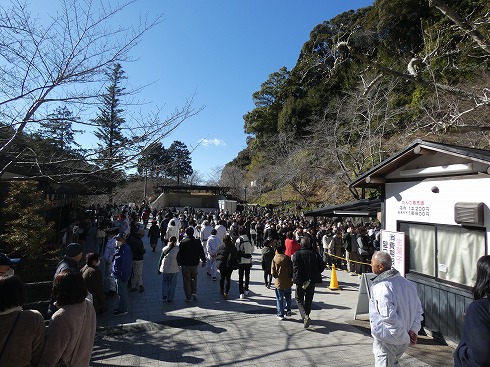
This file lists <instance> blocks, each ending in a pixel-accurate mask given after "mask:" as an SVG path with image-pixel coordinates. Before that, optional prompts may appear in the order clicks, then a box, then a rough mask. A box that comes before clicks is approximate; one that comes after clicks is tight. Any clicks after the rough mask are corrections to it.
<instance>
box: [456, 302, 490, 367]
mask: <svg viewBox="0 0 490 367" xmlns="http://www.w3.org/2000/svg"><path fill="white" fill-rule="evenodd" d="M489 339H490V299H489V298H488V297H487V298H482V299H479V300H475V301H473V302H472V303H471V304H470V305H469V306H468V309H467V310H466V314H465V317H464V320H463V335H462V336H461V340H460V341H459V345H458V347H457V348H456V350H455V351H454V366H455V367H477V366H490V348H489V346H490V341H489Z"/></svg>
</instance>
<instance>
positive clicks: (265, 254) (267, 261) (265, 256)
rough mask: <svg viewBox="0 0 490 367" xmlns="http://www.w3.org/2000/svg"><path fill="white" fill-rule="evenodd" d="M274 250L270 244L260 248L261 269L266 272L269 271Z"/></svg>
mask: <svg viewBox="0 0 490 367" xmlns="http://www.w3.org/2000/svg"><path fill="white" fill-rule="evenodd" d="M274 255H275V251H274V249H273V248H272V247H270V246H265V247H264V248H263V249H262V270H263V271H266V272H267V273H270V272H271V265H272V259H273V258H274Z"/></svg>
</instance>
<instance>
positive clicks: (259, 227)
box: [255, 218, 265, 249]
mask: <svg viewBox="0 0 490 367" xmlns="http://www.w3.org/2000/svg"><path fill="white" fill-rule="evenodd" d="M264 230H265V228H264V224H263V223H262V222H261V221H260V219H258V218H257V222H256V223H255V231H256V232H257V248H260V249H261V248H262V247H263V246H264Z"/></svg>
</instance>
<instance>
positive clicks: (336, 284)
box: [328, 264, 342, 291]
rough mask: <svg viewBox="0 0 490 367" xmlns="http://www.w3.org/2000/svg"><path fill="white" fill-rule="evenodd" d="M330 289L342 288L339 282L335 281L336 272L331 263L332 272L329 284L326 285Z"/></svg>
mask: <svg viewBox="0 0 490 367" xmlns="http://www.w3.org/2000/svg"><path fill="white" fill-rule="evenodd" d="M328 289H330V290H331V291H338V290H342V288H340V287H339V282H337V273H336V271H335V265H333V264H332V273H331V275H330V286H329V287H328Z"/></svg>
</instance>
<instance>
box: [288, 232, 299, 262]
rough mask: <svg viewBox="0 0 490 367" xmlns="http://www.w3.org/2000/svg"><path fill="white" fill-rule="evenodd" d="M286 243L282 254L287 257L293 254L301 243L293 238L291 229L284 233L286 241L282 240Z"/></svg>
mask: <svg viewBox="0 0 490 367" xmlns="http://www.w3.org/2000/svg"><path fill="white" fill-rule="evenodd" d="M284 244H285V245H286V251H284V254H286V255H288V256H289V257H291V256H293V254H294V253H295V252H296V251H298V250H299V249H300V248H301V245H300V244H299V243H298V242H297V241H296V240H295V239H294V234H293V232H292V231H289V232H288V233H286V241H284Z"/></svg>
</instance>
